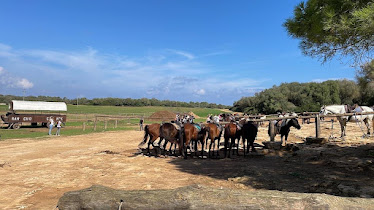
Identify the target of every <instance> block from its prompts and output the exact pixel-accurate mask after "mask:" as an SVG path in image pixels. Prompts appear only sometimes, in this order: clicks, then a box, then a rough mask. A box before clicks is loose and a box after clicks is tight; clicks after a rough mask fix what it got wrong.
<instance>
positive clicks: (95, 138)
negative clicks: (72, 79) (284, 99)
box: [0, 122, 374, 209]
mask: <svg viewBox="0 0 374 210" xmlns="http://www.w3.org/2000/svg"><path fill="white" fill-rule="evenodd" d="M301 126H302V129H301V130H296V129H294V128H291V134H290V137H289V138H290V139H289V143H302V142H303V138H305V137H308V136H314V135H315V134H314V132H315V128H314V124H313V123H311V124H308V125H306V124H304V125H301ZM321 126H322V128H321V129H322V136H323V137H328V136H329V135H330V134H331V123H330V122H325V123H322V124H321ZM334 128H335V129H334V136H336V137H337V136H339V135H340V131H338V130H337V129H336V128H338V124H337V123H335V124H334ZM62 135H63V130H62ZM143 135H144V133H143V132H140V131H118V132H103V133H95V134H89V135H81V136H72V137H64V136H61V137H50V138H42V139H22V140H6V141H2V142H0V179H1V180H2V181H1V184H0V209H54V208H55V207H56V204H57V202H58V199H59V198H60V197H61V196H62V195H63V194H64V192H67V191H72V190H79V189H82V188H87V187H90V186H91V185H94V184H100V185H104V186H108V187H112V188H115V189H124V190H151V189H174V188H177V187H182V186H187V185H191V184H202V185H207V186H212V187H224V188H235V189H248V190H257V189H263V190H280V191H288V192H299V193H326V194H330V195H338V196H344V197H349V196H353V197H368V198H371V199H372V198H373V197H374V189H373V186H374V179H373V177H374V163H373V159H374V146H373V145H374V144H373V143H374V138H373V137H370V138H368V139H363V138H361V136H362V132H361V130H360V128H359V127H358V126H357V125H355V124H354V123H350V124H348V128H347V137H346V141H345V142H344V143H342V142H341V141H340V140H339V139H333V140H334V142H330V143H328V144H327V145H324V146H318V145H311V146H309V145H308V146H306V145H298V146H297V149H298V150H295V151H282V152H271V151H267V150H262V149H259V150H258V155H251V156H250V157H246V158H243V157H237V156H234V158H233V159H219V160H217V159H198V158H189V159H188V160H184V159H182V158H175V157H167V158H165V157H161V158H155V157H147V156H144V155H142V154H138V151H139V150H138V148H137V145H138V144H139V143H140V142H141V140H142V137H143ZM268 139H269V137H268V136H267V128H266V127H260V131H259V135H258V140H257V141H256V143H258V144H261V142H262V141H264V140H268ZM276 140H280V137H279V136H277V137H276ZM145 146H146V145H144V146H143V147H145ZM349 146H351V147H349ZM369 208H374V206H371V207H370V206H369Z"/></svg>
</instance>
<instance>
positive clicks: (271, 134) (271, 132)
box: [269, 120, 275, 141]
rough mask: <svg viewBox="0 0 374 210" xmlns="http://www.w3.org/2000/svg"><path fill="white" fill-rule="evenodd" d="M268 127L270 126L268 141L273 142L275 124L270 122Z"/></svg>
mask: <svg viewBox="0 0 374 210" xmlns="http://www.w3.org/2000/svg"><path fill="white" fill-rule="evenodd" d="M269 125H270V141H274V139H275V124H274V123H273V122H272V121H271V120H270V121H269Z"/></svg>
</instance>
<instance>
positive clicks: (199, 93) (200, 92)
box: [195, 89, 205, 96]
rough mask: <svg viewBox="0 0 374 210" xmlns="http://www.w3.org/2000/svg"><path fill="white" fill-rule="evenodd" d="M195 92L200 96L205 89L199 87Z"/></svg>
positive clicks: (203, 93)
mask: <svg viewBox="0 0 374 210" xmlns="http://www.w3.org/2000/svg"><path fill="white" fill-rule="evenodd" d="M195 93H196V94H197V95H200V96H202V95H205V90H204V89H199V90H196V91H195Z"/></svg>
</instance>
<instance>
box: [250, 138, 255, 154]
mask: <svg viewBox="0 0 374 210" xmlns="http://www.w3.org/2000/svg"><path fill="white" fill-rule="evenodd" d="M254 141H255V139H250V140H249V143H250V146H251V147H252V152H256V149H255V146H254V145H253V143H254Z"/></svg>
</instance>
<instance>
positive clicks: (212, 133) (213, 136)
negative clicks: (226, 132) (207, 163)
mask: <svg viewBox="0 0 374 210" xmlns="http://www.w3.org/2000/svg"><path fill="white" fill-rule="evenodd" d="M205 126H206V128H207V131H208V136H207V137H206V143H207V144H208V139H210V144H209V152H208V157H210V150H211V148H212V145H213V157H214V148H215V146H216V145H215V144H216V140H218V144H217V157H219V143H220V139H221V135H222V131H223V129H222V128H219V127H218V126H217V125H216V124H214V123H207V124H205Z"/></svg>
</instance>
